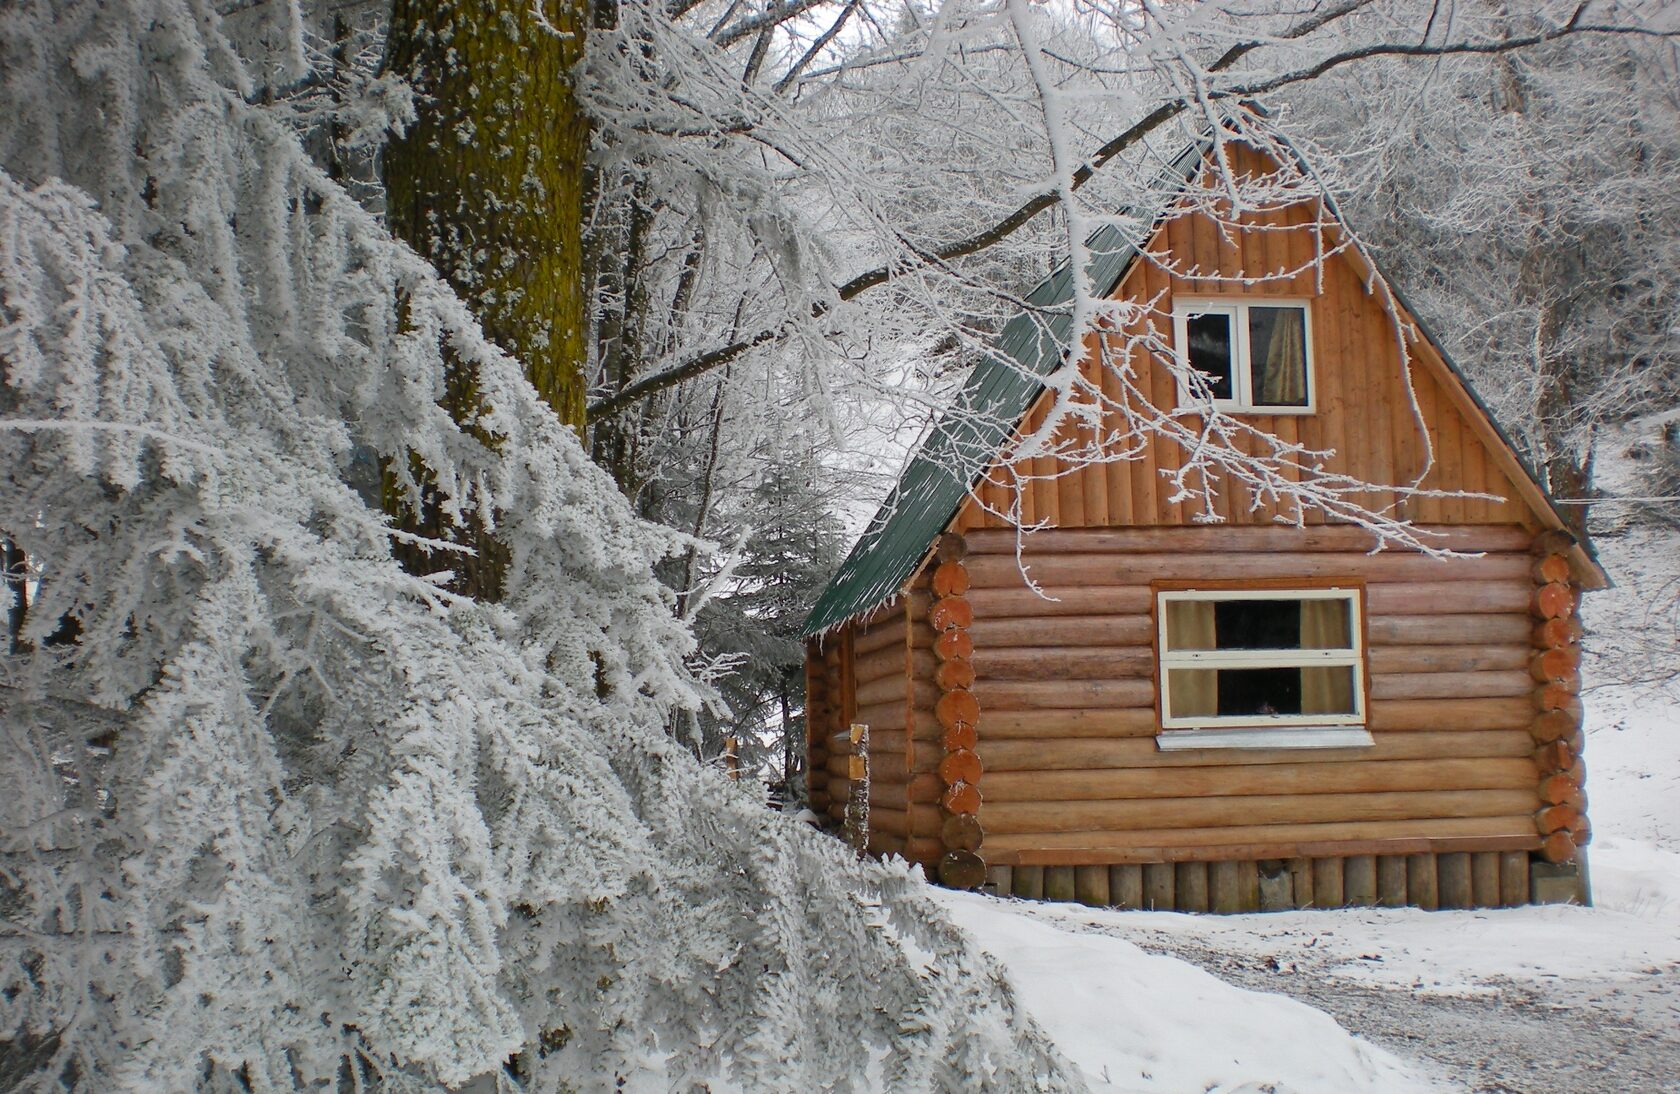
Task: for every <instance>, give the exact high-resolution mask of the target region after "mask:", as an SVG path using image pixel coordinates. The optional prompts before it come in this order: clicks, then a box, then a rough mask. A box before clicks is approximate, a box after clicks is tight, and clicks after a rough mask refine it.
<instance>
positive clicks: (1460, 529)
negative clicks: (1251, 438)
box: [964, 524, 1534, 558]
mask: <svg viewBox="0 0 1680 1094" xmlns="http://www.w3.org/2000/svg"><path fill="white" fill-rule="evenodd" d="M1414 531H1415V532H1416V534H1417V535H1418V537H1419V538H1420V539H1421V540H1423V541H1425V542H1427V543H1428V544H1429V545H1430V546H1433V547H1439V548H1441V549H1443V550H1449V551H1461V552H1482V551H1492V552H1505V551H1518V552H1525V553H1526V552H1527V551H1528V550H1529V545H1530V544H1531V543H1532V542H1533V539H1534V534H1533V533H1532V532H1530V531H1529V530H1528V529H1526V528H1524V527H1522V526H1521V525H1515V524H1510V525H1497V524H1496V525H1444V524H1436V525H1418V526H1416V527H1415V529H1414ZM964 538H966V539H967V541H968V546H969V550H970V552H971V554H973V555H999V554H1001V555H1007V556H1010V557H1013V556H1014V554H1015V531H1014V529H1011V528H998V529H975V530H974V531H972V532H969V533H968V534H967V535H966V536H965V537H964ZM1025 544H1026V551H1027V555H1028V557H1029V558H1037V557H1039V556H1042V555H1049V554H1113V553H1128V554H1130V553H1139V554H1160V553H1165V552H1172V551H1189V552H1193V553H1194V552H1207V551H1218V552H1225V553H1261V554H1275V553H1277V552H1290V553H1321V552H1334V553H1342V554H1349V555H1364V554H1365V553H1366V552H1368V551H1370V550H1371V549H1373V548H1374V547H1376V546H1377V541H1376V537H1375V536H1373V535H1372V534H1371V533H1370V532H1367V531H1366V530H1365V529H1363V528H1360V527H1357V526H1354V525H1348V524H1331V525H1318V526H1305V527H1300V526H1294V525H1281V526H1279V525H1251V526H1243V525H1188V526H1172V527H1136V528H1107V529H1095V528H1083V529H1081V528H1068V529H1045V530H1043V531H1038V532H1032V533H1029V534H1028V535H1027V537H1026V540H1025ZM1397 550H1399V549H1397ZM1401 553H1405V552H1403V551H1402V552H1401ZM1413 557H1421V556H1413Z"/></svg>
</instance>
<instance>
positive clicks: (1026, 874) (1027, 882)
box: [1014, 866, 1526, 900]
mask: <svg viewBox="0 0 1680 1094" xmlns="http://www.w3.org/2000/svg"><path fill="white" fill-rule="evenodd" d="M1014 880H1015V895H1016V896H1018V897H1021V898H1022V899H1023V900H1043V899H1044V867H1042V866H1017V867H1015V879H1014ZM1525 880H1526V879H1525Z"/></svg>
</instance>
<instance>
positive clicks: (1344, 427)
mask: <svg viewBox="0 0 1680 1094" xmlns="http://www.w3.org/2000/svg"><path fill="white" fill-rule="evenodd" d="M1238 151H1239V158H1246V160H1247V161H1248V162H1247V163H1246V165H1245V166H1246V168H1247V169H1249V170H1258V169H1260V162H1259V161H1258V156H1257V154H1256V153H1252V152H1248V151H1246V150H1238ZM1316 221H1317V210H1316V207H1313V206H1308V205H1297V206H1294V207H1292V208H1289V209H1284V210H1278V211H1273V212H1269V213H1265V214H1259V215H1255V216H1252V217H1249V218H1247V219H1246V220H1245V221H1244V224H1245V226H1246V227H1245V228H1244V229H1242V230H1233V231H1231V233H1230V238H1229V239H1228V240H1227V239H1222V238H1221V229H1220V226H1219V225H1218V224H1216V223H1215V222H1214V221H1213V220H1212V219H1210V218H1208V217H1206V216H1203V215H1199V214H1192V215H1184V216H1180V217H1177V218H1174V219H1172V220H1170V221H1168V222H1167V223H1166V224H1164V225H1163V226H1162V227H1160V228H1159V229H1158V230H1157V233H1156V237H1155V239H1153V240H1152V241H1151V243H1150V246H1149V248H1148V249H1147V250H1146V253H1145V255H1144V256H1143V257H1142V258H1141V259H1140V260H1139V261H1137V262H1135V263H1134V264H1133V267H1132V269H1131V270H1130V271H1129V272H1128V274H1127V275H1126V277H1125V279H1124V280H1123V281H1122V283H1121V285H1120V286H1119V288H1118V289H1117V291H1116V293H1115V296H1116V298H1118V299H1130V300H1133V301H1138V302H1142V301H1149V300H1154V301H1155V304H1154V313H1153V316H1152V317H1151V319H1150V320H1149V323H1150V324H1151V325H1152V326H1153V327H1154V329H1155V330H1156V331H1157V332H1158V334H1159V335H1160V337H1161V338H1162V339H1163V340H1164V341H1165V343H1167V344H1170V343H1171V341H1172V306H1173V303H1172V302H1173V297H1174V295H1175V294H1180V295H1182V294H1194V295H1233V286H1232V285H1231V284H1230V283H1229V282H1225V283H1222V282H1219V281H1215V280H1207V279H1198V278H1194V277H1188V276H1178V275H1177V274H1174V273H1169V272H1168V270H1169V268H1170V267H1173V266H1174V264H1175V263H1176V268H1178V269H1181V270H1184V271H1186V272H1188V271H1192V270H1217V271H1218V273H1219V274H1220V275H1221V276H1222V277H1245V276H1246V277H1253V276H1257V275H1269V274H1281V273H1282V272H1283V271H1285V270H1290V269H1302V270H1303V272H1301V273H1299V274H1297V275H1295V276H1293V277H1289V278H1283V279H1280V280H1276V281H1269V282H1265V283H1262V284H1258V285H1255V286H1253V287H1252V288H1251V289H1250V290H1248V291H1247V292H1246V293H1244V295H1245V296H1248V297H1249V298H1253V297H1254V296H1274V297H1306V298H1308V299H1310V300H1311V303H1312V308H1311V310H1312V339H1313V354H1314V376H1313V380H1314V384H1315V387H1316V396H1315V404H1316V410H1315V412H1314V413H1313V414H1311V415H1305V416H1295V415H1243V416H1242V419H1243V420H1244V421H1246V422H1250V423H1252V424H1253V425H1254V426H1255V427H1256V428H1258V429H1260V430H1263V431H1267V432H1270V433H1274V434H1275V435H1276V436H1278V437H1280V438H1282V439H1284V440H1286V441H1298V442H1299V443H1301V444H1304V445H1306V446H1308V447H1310V448H1315V449H1332V450H1334V451H1335V455H1334V456H1333V457H1332V458H1331V459H1330V460H1329V461H1327V465H1328V467H1329V468H1330V469H1331V470H1334V471H1339V472H1342V473H1345V474H1348V475H1351V476H1353V477H1356V478H1359V479H1361V480H1363V481H1366V482H1371V483H1376V484H1383V485H1389V484H1396V483H1407V482H1410V481H1411V479H1412V478H1413V477H1414V476H1416V475H1417V474H1418V473H1419V472H1420V471H1421V470H1422V469H1423V468H1424V466H1425V458H1426V457H1425V451H1426V450H1425V447H1424V442H1423V438H1422V436H1421V434H1420V432H1419V430H1418V428H1417V425H1416V422H1415V420H1414V418H1413V415H1412V407H1411V402H1412V400H1411V399H1410V398H1409V397H1408V395H1407V393H1406V389H1405V380H1404V377H1403V374H1402V364H1401V354H1400V350H1399V347H1398V346H1397V345H1396V337H1395V331H1394V326H1393V322H1392V319H1391V318H1390V316H1389V315H1388V313H1387V312H1386V310H1385V309H1384V308H1383V307H1382V305H1381V304H1380V303H1379V302H1378V300H1377V299H1376V298H1374V297H1372V296H1370V295H1368V294H1367V293H1366V291H1365V288H1364V285H1363V283H1362V280H1361V277H1360V273H1359V270H1358V268H1357V267H1356V261H1355V260H1353V259H1350V258H1348V257H1345V256H1342V255H1333V256H1331V257H1329V258H1328V259H1326V260H1325V261H1324V262H1323V263H1322V266H1321V269H1322V283H1320V276H1319V273H1318V270H1317V269H1315V268H1314V266H1313V258H1314V256H1315V255H1316V254H1318V253H1320V241H1321V236H1323V233H1322V232H1321V230H1320V226H1319V225H1318V224H1317V223H1316ZM1326 245H1329V246H1333V245H1334V244H1333V242H1327V243H1326ZM1128 333H1130V334H1137V333H1141V330H1132V331H1129V332H1128ZM1096 337H1097V336H1096V335H1092V336H1090V339H1089V340H1088V346H1087V364H1086V376H1087V378H1097V377H1100V380H1097V381H1096V382H1100V383H1101V384H1102V388H1103V392H1104V395H1105V397H1106V398H1108V399H1110V400H1115V401H1118V400H1120V398H1121V389H1120V386H1119V383H1118V381H1117V380H1116V379H1115V377H1113V376H1112V375H1107V374H1106V372H1107V370H1105V369H1103V368H1102V367H1101V366H1100V365H1099V364H1097V359H1098V356H1099V354H1098V352H1097V346H1096V344H1095V341H1094V340H1095V338H1096ZM1106 337H1107V338H1108V340H1109V344H1110V352H1111V353H1112V352H1118V347H1119V346H1120V345H1121V344H1122V340H1123V339H1122V336H1121V335H1108V336H1106ZM1413 347H1414V348H1413V354H1414V356H1421V355H1428V356H1430V357H1431V358H1434V353H1433V351H1432V350H1431V349H1430V348H1429V347H1428V346H1427V345H1426V344H1424V343H1423V342H1422V341H1421V340H1418V341H1416V342H1414V344H1413ZM1436 360H1437V361H1438V358H1437V359H1436ZM1133 364H1134V367H1135V369H1136V371H1137V377H1138V386H1139V388H1140V389H1141V390H1143V391H1145V392H1148V393H1149V394H1150V396H1151V399H1152V401H1153V402H1154V403H1155V405H1156V406H1158V407H1162V408H1171V407H1173V406H1175V405H1176V396H1175V392H1174V383H1173V380H1172V377H1171V375H1170V373H1169V371H1168V370H1167V369H1166V368H1165V367H1163V366H1160V365H1157V364H1156V363H1154V362H1152V361H1150V360H1148V359H1147V358H1146V356H1145V355H1144V354H1141V353H1139V354H1138V355H1137V359H1136V360H1135V361H1134V362H1133ZM1422 365H1423V362H1422V361H1414V362H1413V364H1412V369H1411V371H1412V377H1413V384H1414V386H1415V389H1416V402H1417V409H1418V411H1419V412H1420V413H1421V414H1422V416H1423V417H1424V419H1425V420H1426V421H1427V422H1428V424H1429V437H1430V442H1431V445H1432V447H1433V450H1434V452H1435V467H1434V469H1433V470H1432V471H1431V472H1430V474H1429V475H1428V477H1427V478H1426V479H1425V480H1424V481H1423V483H1422V485H1423V486H1424V487H1426V488H1432V489H1442V490H1458V491H1470V492H1476V493H1490V494H1496V495H1499V496H1501V497H1504V498H1505V499H1507V500H1505V501H1503V502H1491V501H1479V500H1465V499H1419V500H1415V501H1411V502H1408V503H1406V504H1405V505H1404V507H1403V508H1402V512H1403V513H1404V515H1405V516H1407V517H1409V518H1411V519H1413V520H1416V521H1418V522H1420V523H1428V524H1524V525H1526V526H1528V527H1531V528H1535V527H1538V524H1537V522H1536V520H1535V517H1534V515H1533V514H1532V512H1531V511H1530V510H1529V509H1528V507H1527V506H1526V505H1524V504H1523V503H1522V502H1521V501H1520V500H1518V494H1517V488H1516V487H1515V486H1514V485H1513V483H1512V481H1511V479H1510V478H1508V477H1507V476H1506V474H1505V473H1504V472H1503V471H1501V470H1500V467H1499V463H1500V461H1501V457H1500V456H1498V455H1496V454H1495V453H1493V452H1491V451H1490V450H1489V449H1488V447H1487V445H1486V444H1484V443H1483V441H1482V439H1481V438H1480V437H1478V436H1477V433H1476V431H1475V429H1473V428H1472V427H1471V425H1470V424H1469V423H1468V422H1467V421H1466V420H1465V418H1464V416H1463V415H1462V414H1461V413H1460V412H1459V410H1458V409H1456V408H1455V406H1454V404H1453V400H1452V399H1451V398H1450V397H1449V394H1448V392H1447V391H1445V390H1444V389H1443V385H1442V384H1441V383H1440V382H1437V380H1436V379H1435V377H1434V371H1435V370H1432V369H1429V368H1425V367H1422ZM1440 371H1441V372H1445V371H1446V370H1445V369H1444V367H1443V368H1442V369H1441V370H1440ZM1048 398H1049V397H1048V395H1045V396H1043V397H1041V398H1040V400H1039V403H1038V404H1037V405H1035V406H1034V407H1033V409H1032V410H1031V411H1030V412H1029V414H1028V416H1027V419H1026V421H1025V429H1026V431H1028V432H1030V431H1031V430H1033V429H1036V428H1037V427H1038V426H1039V425H1040V424H1042V422H1043V421H1044V416H1045V411H1046V404H1047V402H1048ZM1117 421H1118V416H1117V415H1113V414H1109V415H1107V416H1106V418H1105V429H1106V428H1112V427H1113V426H1114V425H1115V424H1117ZM1031 463H1032V467H1031V471H1030V473H1031V474H1032V475H1033V476H1035V479H1034V481H1032V482H1031V483H1030V484H1029V485H1028V486H1027V488H1026V490H1025V493H1024V496H1023V498H1022V507H1023V510H1024V512H1023V514H1022V518H1023V523H1028V524H1030V523H1034V522H1038V521H1045V522H1047V523H1048V524H1050V525H1052V526H1056V527H1081V526H1085V527H1116V526H1130V525H1154V524H1168V525H1173V524H1188V523H1192V522H1193V521H1194V520H1195V518H1196V516H1197V515H1198V512H1199V510H1198V509H1197V508H1196V507H1195V506H1194V505H1193V504H1187V503H1184V502H1176V503H1175V502H1173V501H1171V500H1170V498H1171V495H1172V494H1173V492H1174V487H1173V483H1172V481H1171V479H1170V478H1169V477H1165V476H1169V475H1170V473H1171V472H1173V471H1175V470H1177V469H1178V468H1180V467H1181V466H1182V464H1183V452H1182V449H1181V448H1180V447H1179V445H1178V444H1176V443H1175V442H1171V441H1161V440H1158V439H1157V440H1151V441H1150V442H1148V444H1147V445H1146V447H1145V450H1144V452H1143V454H1142V458H1140V459H1136V460H1131V461H1125V462H1117V463H1108V464H1097V465H1092V466H1088V467H1084V468H1078V469H1074V468H1072V466H1071V465H1068V464H1065V463H1063V462H1061V461H1058V460H1055V459H1051V458H1038V459H1035V460H1033V461H1031ZM1022 470H1023V473H1026V468H1025V467H1023V469H1022ZM1052 476H1054V477H1052ZM1010 482H1011V475H1010V474H1009V472H1008V471H1007V470H1005V469H1003V468H1001V467H998V466H994V467H993V468H992V469H991V471H990V472H989V473H988V475H987V477H986V479H985V481H984V483H983V485H982V487H981V498H982V500H983V501H984V502H985V506H984V507H982V506H980V505H977V504H975V502H974V501H973V500H972V499H970V500H969V501H968V502H966V503H965V505H964V507H963V509H962V511H961V512H960V513H959V515H958V517H957V520H956V522H955V523H954V525H953V527H954V528H955V530H957V531H966V530H968V529H970V528H999V527H1006V526H1007V522H1006V521H1005V520H1004V519H1003V518H1001V517H999V516H997V515H995V512H996V511H1007V509H1008V508H1009V506H1010V502H1011V495H1012V487H1011V486H1009V485H1007V484H1008V483H1010ZM1393 499H1394V495H1393V493H1392V492H1381V493H1377V494H1373V495H1367V496H1365V497H1364V498H1363V499H1362V500H1364V502H1365V503H1366V505H1367V506H1368V507H1371V508H1380V507H1383V506H1386V505H1387V504H1389V503H1390V502H1392V501H1393ZM986 508H990V509H992V510H993V511H994V512H990V513H989V512H986V511H985V509H986ZM1214 511H1215V512H1216V513H1217V514H1218V515H1219V516H1221V517H1223V518H1225V519H1226V520H1227V521H1229V522H1231V523H1234V524H1269V523H1272V522H1273V520H1274V518H1275V517H1276V516H1277V515H1278V513H1279V510H1278V507H1277V506H1276V505H1275V504H1264V505H1262V506H1260V507H1259V508H1258V509H1254V510H1252V511H1251V510H1250V508H1249V499H1248V498H1247V497H1246V496H1244V495H1243V493H1242V491H1241V488H1240V487H1238V488H1237V489H1236V490H1232V489H1229V488H1226V487H1225V486H1224V485H1223V484H1221V488H1220V489H1219V491H1218V498H1217V500H1216V503H1215V508H1214ZM1286 515H1287V514H1286ZM1306 522H1307V523H1309V524H1317V523H1322V522H1323V518H1322V517H1321V516H1320V515H1318V514H1316V513H1311V514H1308V515H1307V516H1306Z"/></svg>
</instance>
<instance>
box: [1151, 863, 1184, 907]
mask: <svg viewBox="0 0 1680 1094" xmlns="http://www.w3.org/2000/svg"><path fill="white" fill-rule="evenodd" d="M1176 876H1177V871H1176V870H1175V868H1174V866H1173V864H1172V863H1170V862H1148V863H1144V865H1143V906H1144V907H1145V908H1150V909H1153V910H1155V911H1161V912H1170V911H1172V910H1173V909H1175V908H1176V907H1177V905H1176V904H1175V903H1174V898H1175V895H1176V894H1175V893H1174V891H1173V888H1174V879H1175V878H1176Z"/></svg>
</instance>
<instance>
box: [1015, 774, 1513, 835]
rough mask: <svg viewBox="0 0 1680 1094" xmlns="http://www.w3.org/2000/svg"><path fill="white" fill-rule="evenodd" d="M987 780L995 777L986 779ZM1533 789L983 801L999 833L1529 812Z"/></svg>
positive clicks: (1243, 824)
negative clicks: (1053, 800)
mask: <svg viewBox="0 0 1680 1094" xmlns="http://www.w3.org/2000/svg"><path fill="white" fill-rule="evenodd" d="M987 785H988V786H990V785H991V784H990V781H989V780H988V784H987ZM1536 804H1537V799H1536V795H1535V793H1534V791H1533V790H1532V789H1520V790H1433V791H1411V792H1406V793H1366V794H1275V795H1238V796H1232V797H1222V798H1153V799H1147V800H1136V801H1057V802H1047V801H1015V802H999V801H992V800H988V801H987V802H986V828H987V831H988V832H989V833H992V835H991V836H990V837H989V839H996V838H997V837H999V836H1007V835H1024V834H1047V833H1056V832H1095V831H1125V830H1138V829H1145V830H1150V829H1153V830H1172V829H1195V828H1226V827H1231V828H1237V829H1239V830H1240V829H1241V828H1243V827H1245V826H1250V825H1254V826H1258V825H1293V824H1335V823H1349V824H1351V823H1358V822H1370V821H1409V820H1431V819H1470V818H1483V817H1509V816H1513V815H1516V814H1519V813H1528V812H1531V811H1532V810H1533V808H1534V806H1535V805H1536Z"/></svg>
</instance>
